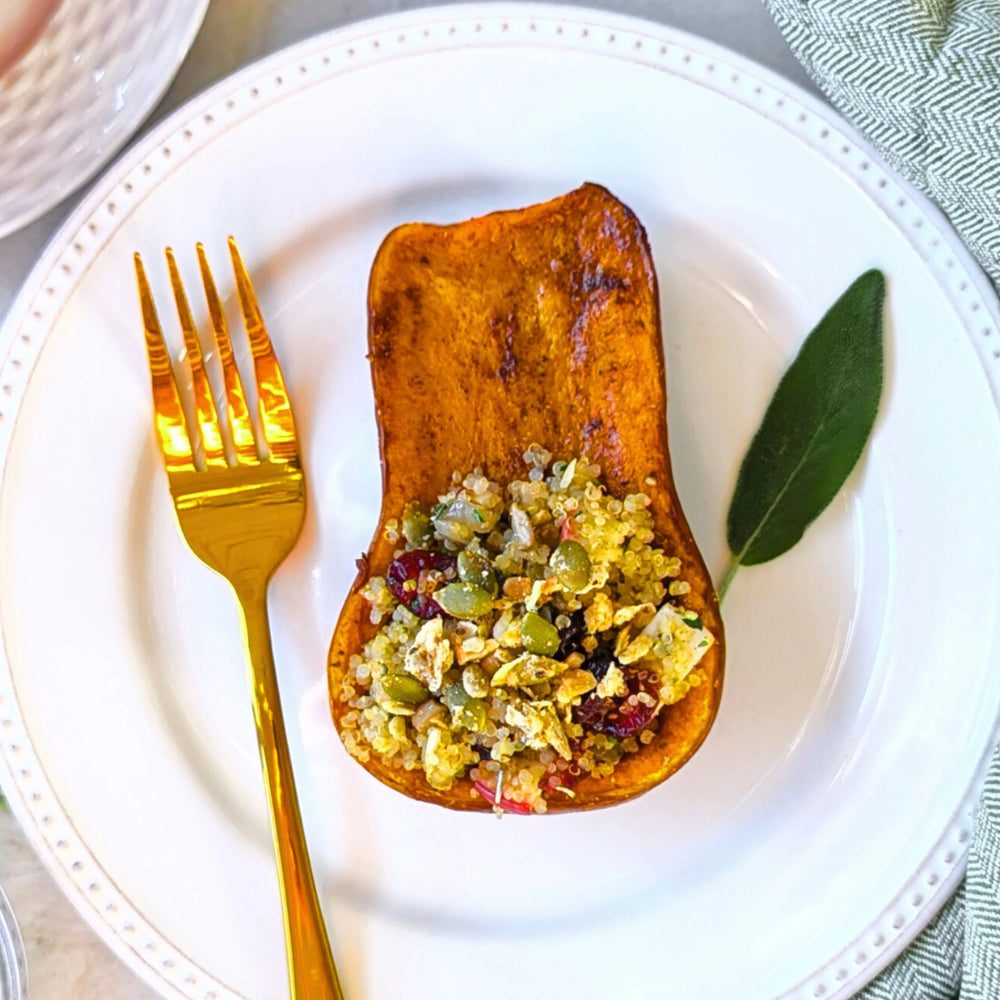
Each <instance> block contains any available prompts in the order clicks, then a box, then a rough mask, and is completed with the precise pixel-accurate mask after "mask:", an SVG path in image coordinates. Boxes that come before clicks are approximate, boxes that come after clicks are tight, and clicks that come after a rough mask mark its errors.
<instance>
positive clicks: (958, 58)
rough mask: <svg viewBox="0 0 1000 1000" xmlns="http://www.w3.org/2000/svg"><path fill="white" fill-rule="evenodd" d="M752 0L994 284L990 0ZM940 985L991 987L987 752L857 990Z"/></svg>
mask: <svg viewBox="0 0 1000 1000" xmlns="http://www.w3.org/2000/svg"><path fill="white" fill-rule="evenodd" d="M764 2H765V3H766V5H767V7H768V8H769V10H770V11H771V14H772V16H773V17H774V19H775V21H776V22H777V24H778V27H779V28H780V29H781V31H782V32H783V34H784V36H785V38H786V40H787V41H788V43H789V45H790V46H791V48H792V51H793V52H794V53H795V55H796V56H797V57H798V59H799V60H800V61H801V62H802V64H803V65H804V66H805V67H806V69H807V70H808V71H809V73H810V74H811V76H812V77H813V79H814V80H815V81H816V83H817V84H818V85H819V87H820V88H821V89H822V90H823V92H824V93H825V94H826V95H827V97H829V98H830V100H831V101H832V102H833V104H834V105H835V106H836V107H837V108H838V110H839V111H840V112H841V113H842V114H843V115H844V116H845V117H846V118H847V119H848V120H849V121H851V122H852V123H853V124H854V126H855V127H856V128H858V129H859V131H861V132H862V133H864V135H865V136H867V138H868V139H869V140H870V141H871V142H872V144H873V145H874V146H875V147H876V148H877V149H878V150H879V151H880V152H881V154H882V155H883V156H884V157H885V159H886V160H887V161H888V163H889V164H890V165H891V166H893V167H894V168H895V169H896V170H897V171H898V172H899V173H901V174H902V175H903V176H904V177H906V178H907V179H908V180H910V181H911V182H912V183H914V184H915V185H916V186H917V187H919V188H920V189H921V190H922V191H924V193H925V194H927V195H929V196H930V197H931V198H932V199H933V200H934V201H935V202H937V204H938V206H939V207H940V208H942V209H943V210H944V212H945V214H946V215H947V216H948V218H949V219H950V220H951V223H952V225H953V226H954V227H955V229H956V230H957V231H958V233H959V234H960V235H961V237H962V238H963V240H964V241H965V243H966V245H967V246H968V247H969V249H970V250H971V251H972V253H973V254H974V255H975V257H976V259H977V260H978V261H979V263H980V264H981V265H982V267H983V269H984V270H985V271H986V273H987V274H989V276H990V277H991V278H992V279H993V282H994V284H995V285H997V286H998V287H1000V0H764ZM998 555H1000V553H998ZM953 998H960V1000H1000V751H998V752H997V754H995V756H994V758H993V762H992V765H991V767H990V772H989V776H988V779H987V783H986V788H985V791H984V792H983V795H982V798H981V801H980V804H979V810H978V813H977V817H976V828H975V833H974V836H973V840H972V846H971V851H970V856H969V867H968V872H967V874H966V878H965V883H964V884H963V886H962V887H961V888H960V889H959V891H958V892H957V893H955V895H954V896H953V897H952V899H951V900H949V902H948V903H947V905H946V906H945V908H944V910H943V911H942V912H941V914H940V916H939V917H938V918H937V919H936V920H935V921H934V923H933V924H931V926H930V927H928V929H927V930H926V931H925V932H924V933H923V934H922V935H921V936H920V937H919V938H918V939H917V941H916V942H915V943H914V944H913V945H912V946H911V947H910V948H909V949H908V950H907V951H906V952H904V954H903V955H902V956H901V957H900V958H899V959H897V961H896V962H895V963H894V964H893V965H892V966H890V967H889V969H887V970H886V971H885V972H884V973H883V974H882V975H881V976H879V978H878V979H876V980H875V981H874V982H873V983H872V984H871V985H870V986H868V987H867V988H866V989H865V990H863V991H862V992H861V993H860V994H859V995H858V1000H953Z"/></svg>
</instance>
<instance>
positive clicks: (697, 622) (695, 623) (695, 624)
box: [684, 615, 705, 628]
mask: <svg viewBox="0 0 1000 1000" xmlns="http://www.w3.org/2000/svg"><path fill="white" fill-rule="evenodd" d="M684 624H685V625H690V626H691V628H704V627H705V624H704V622H702V620H701V619H700V618H699V617H698V616H697V615H695V616H694V617H693V618H685V619H684Z"/></svg>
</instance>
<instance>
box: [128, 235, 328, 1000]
mask: <svg viewBox="0 0 1000 1000" xmlns="http://www.w3.org/2000/svg"><path fill="white" fill-rule="evenodd" d="M197 252H198V264H199V267H200V269H201V277H202V281H203V283H204V285H205V295H206V297H207V299H208V312H209V316H210V318H211V324H212V327H213V330H214V332H215V344H216V348H217V350H218V354H219V361H220V363H221V366H222V375H223V384H224V386H225V396H226V411H227V413H228V418H229V419H228V428H229V435H228V436H229V440H230V443H231V446H232V449H231V450H232V456H233V457H232V459H230V458H229V457H227V453H226V441H225V435H224V430H223V422H222V421H220V419H219V414H218V412H217V410H216V406H215V401H214V399H213V396H212V389H211V387H210V385H209V380H208V376H207V374H206V371H205V362H204V357H203V354H202V350H201V344H200V342H199V339H198V333H197V330H196V329H195V326H194V322H193V320H192V319H191V310H190V308H189V307H188V300H187V296H186V295H185V293H184V285H183V284H182V282H181V277H180V273H179V271H178V269H177V262H176V260H175V259H174V254H173V252H172V251H171V250H169V249H168V250H167V252H166V254H167V266H168V268H169V271H170V283H171V285H172V287H173V292H174V299H175V300H176V303H177V312H178V315H179V316H180V323H181V329H182V331H183V334H184V345H185V348H186V351H187V361H188V367H189V368H190V372H191V380H192V389H193V395H194V413H195V423H196V425H197V431H196V434H192V433H190V432H189V431H188V427H187V420H186V419H185V416H184V409H183V406H182V404H181V398H180V394H179V392H178V390H177V382H176V380H175V378H174V372H173V367H172V365H171V363H170V355H169V354H168V352H167V347H166V344H165V343H164V340H163V333H162V331H161V329H160V323H159V320H158V319H157V315H156V308H155V307H154V305H153V297H152V294H151V293H150V290H149V283H148V282H147V280H146V273H145V270H144V269H143V266H142V259H141V257H140V256H139V254H136V255H135V273H136V280H137V282H138V285H139V301H140V303H141V305H142V318H143V324H144V326H145V329H146V351H147V353H148V355H149V370H150V374H151V375H152V381H153V409H154V412H155V425H156V437H157V440H158V441H159V444H160V451H161V452H162V453H163V460H164V464H165V465H166V469H167V480H168V482H169V484H170V493H171V496H172V497H173V500H174V509H175V510H176V512H177V521H178V523H179V525H180V528H181V532H182V534H183V535H184V538H185V540H186V541H187V543H188V545H189V546H190V547H191V549H192V550H193V551H194V553H195V555H197V556H198V557H199V558H200V559H201V560H202V561H203V562H205V563H207V564H208V565H209V566H210V567H211V568H212V569H214V570H215V571H216V572H217V573H220V574H221V575H222V576H224V577H225V578H226V579H227V580H228V581H229V583H230V584H231V585H232V587H233V590H235V591H236V597H237V600H238V602H239V606H240V611H241V614H242V622H243V639H244V643H245V646H246V654H247V659H248V661H249V666H250V682H251V685H250V686H251V690H252V693H253V710H254V718H255V720H256V723H257V741H258V744H259V747H260V759H261V766H262V768H263V771H264V779H265V780H264V783H265V786H266V788H267V801H268V805H269V807H270V815H271V832H272V834H273V835H274V848H275V854H276V856H277V861H278V882H279V886H280V889H281V905H282V915H283V917H284V924H285V951H286V954H287V958H288V978H289V985H290V989H291V997H292V1000H306V998H309V1000H343V996H344V994H343V991H342V990H341V987H340V981H339V979H338V978H337V971H336V968H335V966H334V963H333V957H332V955H331V953H330V945H329V943H328V941H327V936H326V928H325V926H324V923H323V914H322V911H321V910H320V907H319V901H318V899H317V897H316V887H315V884H314V882H313V875H312V867H311V865H310V863H309V855H308V852H307V850H306V843H305V837H304V836H303V833H302V821H301V818H300V816H299V805H298V797H297V795H296V793H295V784H294V781H293V778H292V767H291V758H290V756H289V753H288V741H287V739H286V737H285V726H284V723H283V721H282V717H281V700H280V698H279V696H278V682H277V678H276V676H275V672H274V658H273V654H272V652H271V632H270V628H269V626H268V619H267V585H268V582H269V580H270V579H271V576H272V574H273V573H274V571H275V570H276V569H277V568H278V566H279V565H280V564H281V562H282V561H283V560H284V558H285V556H287V555H288V553H289V552H290V551H291V550H292V546H294V544H295V542H296V540H297V539H298V537H299V534H300V533H301V531H302V522H303V519H304V517H305V510H306V494H305V479H304V476H303V473H302V463H301V461H300V459H299V447H298V440H297V438H296V434H295V422H294V419H293V417H292V407H291V403H290V401H289V399H288V393H287V391H286V390H285V381H284V378H283V377H282V374H281V369H280V368H279V367H278V360H277V358H276V357H275V354H274V349H273V348H272V346H271V340H270V338H269V337H268V335H267V331H266V330H265V328H264V321H263V319H262V318H261V314H260V308H259V306H258V304H257V298H256V296H255V295H254V290H253V286H252V285H251V283H250V278H249V276H248V275H247V272H246V268H245V267H244V266H243V261H242V260H241V258H240V254H239V250H237V248H236V243H235V242H234V241H233V240H232V238H230V240H229V252H230V255H231V256H232V259H233V271H234V273H235V275H236V288H237V292H238V295H239V301H240V309H241V311H242V313H243V322H244V325H245V326H246V330H247V336H248V338H249V341H250V351H251V354H252V355H253V367H254V376H255V380H256V383H257V398H258V401H259V407H258V408H259V411H260V424H261V430H262V437H263V443H264V445H266V450H267V452H268V456H267V457H266V458H261V457H260V456H259V454H258V442H257V435H256V433H255V431H254V426H253V421H252V419H251V417H250V412H249V408H248V406H247V399H246V394H245V393H244V391H243V383H242V382H241V380H240V373H239V370H238V368H237V367H236V361H235V358H234V357H233V348H232V343H231V341H230V339H229V331H228V328H227V326H226V318H225V313H224V312H223V309H222V303H221V301H220V299H219V295H218V292H217V291H216V287H215V282H214V281H213V279H212V273H211V271H210V270H209V266H208V260H207V258H206V256H205V249H204V247H203V246H202V245H201V244H200V243H199V244H198V247H197ZM198 442H200V446H201V447H200V449H199V448H198V447H197V446H196V445H197V443H198ZM199 450H200V452H201V456H200V457H198V452H199Z"/></svg>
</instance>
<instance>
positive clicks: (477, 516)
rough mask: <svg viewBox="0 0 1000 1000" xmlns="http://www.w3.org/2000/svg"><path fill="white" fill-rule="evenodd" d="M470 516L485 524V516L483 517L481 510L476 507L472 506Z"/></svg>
mask: <svg viewBox="0 0 1000 1000" xmlns="http://www.w3.org/2000/svg"><path fill="white" fill-rule="evenodd" d="M472 516H473V517H474V518H475V519H476V520H477V521H478V522H479V523H480V524H485V523H486V518H485V517H483V512H482V511H481V510H480V509H479V508H478V507H473V508H472Z"/></svg>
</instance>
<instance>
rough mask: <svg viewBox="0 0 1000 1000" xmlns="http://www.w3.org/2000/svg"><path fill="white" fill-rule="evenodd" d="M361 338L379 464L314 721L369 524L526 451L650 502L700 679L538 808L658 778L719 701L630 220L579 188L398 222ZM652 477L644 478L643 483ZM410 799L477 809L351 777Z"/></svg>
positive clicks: (362, 572) (387, 547) (588, 804)
mask: <svg viewBox="0 0 1000 1000" xmlns="http://www.w3.org/2000/svg"><path fill="white" fill-rule="evenodd" d="M368 317H369V328H368V342H369V360H370V361H371V368H372V383H373V387H374V394H375V407H376V417H377V421H378V427H379V445H380V454H381V460H382V509H381V514H380V517H379V524H378V527H377V528H376V531H375V535H374V538H373V540H372V543H371V547H370V549H369V551H368V553H367V554H366V555H365V556H363V557H362V558H361V559H360V560H359V561H358V568H359V574H358V577H357V579H356V580H355V582H354V584H353V586H352V588H351V590H350V592H349V594H348V596H347V599H346V601H345V604H344V607H343V610H342V612H341V614H340V618H339V620H338V622H337V626H336V628H335V630H334V634H333V639H332V642H331V646H330V655H329V663H328V681H329V690H330V705H331V714H332V716H333V720H334V723H335V725H336V727H337V729H338V732H339V731H340V727H341V719H342V717H343V716H344V715H345V714H346V712H348V711H349V710H350V709H349V706H348V705H347V704H346V703H345V702H344V701H342V700H341V697H340V690H341V684H342V681H343V679H344V677H345V675H346V672H347V664H348V660H349V658H350V656H351V655H352V654H353V653H356V652H358V651H360V649H361V648H362V646H363V645H364V644H365V643H366V642H367V641H368V640H369V639H370V638H371V637H372V636H373V635H374V633H375V631H376V629H377V626H374V625H372V624H371V622H370V620H369V614H368V612H369V608H368V604H367V602H366V601H365V599H364V598H363V597H362V596H361V594H360V591H361V588H362V587H363V586H364V585H365V583H366V582H367V581H368V579H369V578H370V577H371V576H381V575H384V574H385V572H386V569H387V568H388V565H389V563H390V562H391V560H392V557H393V552H394V550H395V548H396V545H397V544H398V543H390V542H388V541H386V539H385V538H384V536H383V527H384V525H385V523H386V522H387V521H388V520H389V519H391V518H398V517H399V516H400V515H401V512H402V510H403V507H404V506H405V504H406V503H407V502H409V501H411V500H423V501H424V502H427V503H429V504H431V505H433V503H434V502H436V499H437V497H438V495H439V494H442V493H445V492H446V491H447V490H448V489H449V487H450V486H451V474H452V472H453V471H455V470H459V471H463V472H465V471H469V470H471V469H472V468H474V467H476V466H478V467H480V468H482V470H483V472H484V474H485V475H487V476H489V478H490V479H493V480H496V481H497V482H499V483H500V484H501V485H504V484H506V483H507V482H509V481H510V480H512V479H515V478H523V477H524V475H525V471H526V470H525V464H524V461H523V458H522V454H523V452H524V450H525V448H526V447H527V446H528V444H530V443H532V442H537V443H538V444H541V445H543V446H544V447H545V448H546V449H548V450H549V451H550V452H552V454H553V456H554V458H557V459H566V458H570V457H572V456H574V455H579V454H585V455H586V456H587V457H588V458H589V459H590V460H591V461H596V462H598V463H599V464H600V466H601V469H602V480H603V481H604V483H605V485H606V487H607V489H608V491H609V492H610V493H612V494H614V495H616V496H618V497H623V496H625V494H626V493H634V492H644V493H646V494H647V495H648V496H649V497H650V499H651V501H652V502H651V505H650V508H649V509H650V511H651V513H652V515H653V520H654V525H655V531H656V539H655V543H656V544H657V545H660V546H662V547H663V548H664V550H665V551H666V552H667V554H668V555H676V556H678V557H679V558H680V559H681V561H682V577H681V578H682V579H684V580H686V581H687V582H688V583H689V584H690V586H691V590H690V592H689V593H688V594H686V595H685V596H684V599H683V602H684V605H685V606H686V607H688V608H689V609H690V610H692V611H694V612H696V613H697V614H698V615H699V617H700V618H701V619H702V621H703V622H704V625H705V627H706V628H707V629H708V630H709V631H710V632H711V633H712V634H713V635H714V636H715V639H716V642H715V643H714V644H713V645H712V647H711V648H710V649H709V650H708V651H707V653H706V654H705V656H704V657H703V658H702V660H701V662H700V664H699V668H700V669H701V670H702V671H703V673H704V674H705V677H706V680H705V681H704V682H703V683H702V684H700V685H699V686H698V687H695V688H692V689H691V691H690V692H689V693H688V694H687V695H686V696H685V697H684V698H683V699H682V700H681V701H679V702H678V703H677V704H675V705H672V706H667V707H664V708H663V709H661V711H660V713H659V716H658V718H659V719H660V724H659V728H658V730H657V733H656V737H655V739H654V740H653V741H652V742H651V743H650V744H648V745H647V746H645V747H643V748H641V749H640V750H639V751H638V752H637V753H635V754H629V755H626V756H624V757H623V758H622V759H621V761H620V762H619V763H618V765H617V766H616V768H615V770H614V772H613V774H612V775H611V776H610V777H608V778H601V779H598V778H594V777H590V776H587V777H585V778H583V779H582V780H581V781H580V782H579V783H578V784H577V785H576V786H575V791H576V796H575V798H568V797H565V796H562V795H553V796H551V797H549V796H547V797H546V801H547V805H548V812H560V811H573V810H581V809H592V808H596V807H600V806H607V805H612V804H614V803H616V802H622V801H625V800H627V799H630V798H633V797H635V796H636V795H639V794H641V793H643V792H645V791H648V790H649V789H650V788H652V787H654V786H655V785H657V784H659V783H660V782H662V781H663V780H664V779H666V778H667V777H669V776H670V775H671V774H673V773H674V772H675V771H676V770H677V769H678V768H679V767H681V766H682V765H683V764H684V763H685V762H686V761H687V760H688V759H690V757H691V755H692V754H693V753H694V752H695V750H697V748H698V747H699V746H700V745H701V743H702V741H703V740H704V738H705V736H706V735H707V733H708V731H709V729H710V728H711V725H712V723H713V721H714V719H715V715H716V712H717V710H718V706H719V701H720V698H721V693H722V682H723V670H724V662H725V636H724V632H723V624H722V619H721V616H720V613H719V602H718V598H717V596H716V593H715V590H714V588H713V585H712V581H711V577H710V576H709V573H708V571H707V569H706V567H705V563H704V561H703V559H702V557H701V554H700V552H699V551H698V547H697V545H696V544H695V541H694V538H693V537H692V535H691V532H690V529H689V528H688V524H687V521H686V520H685V517H684V513H683V511H682V510H681V506H680V502H679V500H678V498H677V495H676V491H675V488H674V482H673V477H672V475H671V467H670V453H669V448H668V444H667V426H666V378H665V370H664V357H663V341H662V338H661V334H660V315H659V294H658V290H657V284H656V274H655V271H654V269H653V261H652V254H651V252H650V249H649V245H648V241H647V239H646V234H645V231H644V230H643V228H642V225H641V224H640V223H639V220H638V219H637V218H636V216H635V215H634V214H633V213H632V212H631V210H630V209H628V208H627V207H626V206H625V205H624V204H622V203H621V202H620V201H618V200H617V199H616V198H615V197H614V196H613V195H612V194H610V192H608V191H607V190H605V189H604V188H602V187H599V186H598V185H595V184H585V185H583V186H582V187H580V188H577V189H576V190H574V191H571V192H570V193H569V194H566V195H564V196H562V197H559V198H556V199H554V200H552V201H548V202H545V203H542V204H538V205H532V206H529V207H528V208H524V209H519V210H514V211H503V212H495V213H492V214H490V215H486V216H482V217H480V218H476V219H471V220H469V221H466V222H460V223H457V224H454V225H448V226H436V225H429V224H420V223H412V224H408V225H404V226H400V227H398V228H396V229H394V230H393V231H392V232H390V233H389V234H388V236H387V237H386V238H385V240H384V241H383V243H382V245H381V247H380V248H379V251H378V253H377V255H376V257H375V261H374V263H373V265H372V270H371V278H370V283H369V292H368ZM649 477H652V478H653V480H654V482H653V483H652V484H650V483H649V482H648V481H647V480H648V479H649ZM362 766H363V767H365V768H366V769H367V770H368V771H369V772H370V773H371V774H373V775H374V776H375V777H376V778H378V779H379V780H380V781H382V782H384V783H385V784H386V785H389V786H390V787H391V788H394V789H396V790H397V791H400V792H402V793H403V794H405V795H408V796H410V797H411V798H415V799H420V800H423V801H426V802H434V803H437V804H439V805H443V806H446V807H448V808H452V809H460V810H475V811H488V810H490V809H491V808H492V805H491V803H488V802H486V801H485V800H484V799H483V798H482V796H480V795H479V794H478V793H476V792H475V791H474V790H473V788H472V782H471V781H470V780H469V779H468V778H462V779H459V780H457V781H456V782H455V784H454V786H453V787H452V788H451V789H450V790H448V791H438V790H436V789H434V788H432V787H431V786H430V785H429V784H428V783H427V782H426V780H425V778H424V775H423V772H422V771H421V770H415V771H399V770H396V769H394V768H390V767H388V766H386V765H385V764H383V763H382V762H381V761H380V760H378V759H377V758H376V757H375V755H374V754H373V755H372V757H371V759H370V760H369V761H367V762H365V763H363V764H362Z"/></svg>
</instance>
